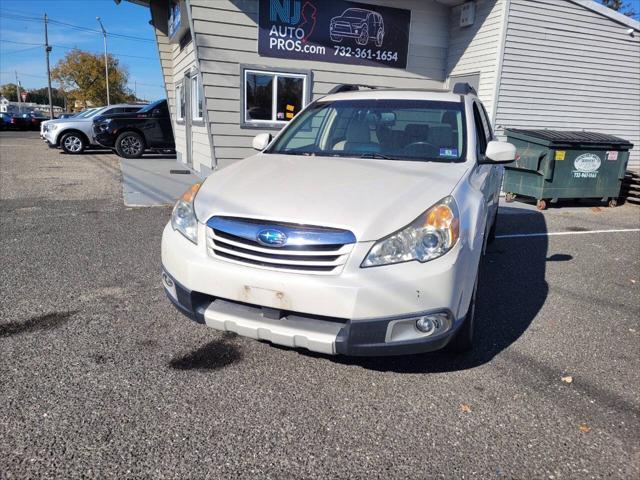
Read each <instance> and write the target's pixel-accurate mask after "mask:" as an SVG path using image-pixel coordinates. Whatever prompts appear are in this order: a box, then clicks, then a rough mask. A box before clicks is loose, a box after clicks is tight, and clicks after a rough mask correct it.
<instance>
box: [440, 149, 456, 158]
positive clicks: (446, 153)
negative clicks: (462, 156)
mask: <svg viewBox="0 0 640 480" xmlns="http://www.w3.org/2000/svg"><path fill="white" fill-rule="evenodd" d="M440 156H441V157H457V156H458V149H457V148H441V149H440Z"/></svg>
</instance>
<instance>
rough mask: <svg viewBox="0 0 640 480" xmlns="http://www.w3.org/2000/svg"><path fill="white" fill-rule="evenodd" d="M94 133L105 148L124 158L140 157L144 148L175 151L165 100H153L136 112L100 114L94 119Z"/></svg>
mask: <svg viewBox="0 0 640 480" xmlns="http://www.w3.org/2000/svg"><path fill="white" fill-rule="evenodd" d="M93 133H94V135H95V138H96V141H97V142H98V143H99V144H100V145H102V146H103V147H107V148H111V149H112V150H115V151H116V152H117V153H118V155H120V156H121V157H124V158H140V157H141V156H142V154H143V153H144V152H145V150H154V151H166V150H175V147H176V146H175V141H174V139H173V129H172V128H171V118H170V117H169V108H168V107H167V101H166V100H158V101H156V102H153V103H150V104H149V105H147V106H146V107H144V108H143V109H142V110H139V111H138V112H135V113H119V114H110V115H101V116H98V117H96V118H95V119H94V120H93Z"/></svg>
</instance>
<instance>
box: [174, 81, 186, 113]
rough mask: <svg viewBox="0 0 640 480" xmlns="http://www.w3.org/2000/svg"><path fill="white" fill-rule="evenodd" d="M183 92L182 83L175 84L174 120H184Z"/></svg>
mask: <svg viewBox="0 0 640 480" xmlns="http://www.w3.org/2000/svg"><path fill="white" fill-rule="evenodd" d="M184 110H185V105H184V93H183V91H182V83H179V84H177V85H176V120H178V121H183V120H184Z"/></svg>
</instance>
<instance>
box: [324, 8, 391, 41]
mask: <svg viewBox="0 0 640 480" xmlns="http://www.w3.org/2000/svg"><path fill="white" fill-rule="evenodd" d="M329 33H330V35H331V41H332V42H335V43H340V42H342V39H343V38H344V37H350V38H354V39H355V40H356V43H357V44H358V45H361V46H364V45H366V44H367V43H369V41H370V40H374V41H375V42H376V47H378V48H379V47H381V46H382V42H383V40H384V21H383V20H382V15H380V14H379V13H377V12H373V11H371V10H365V9H363V8H347V9H346V10H345V11H344V12H342V15H340V16H339V17H333V18H332V19H331V25H330V27H329Z"/></svg>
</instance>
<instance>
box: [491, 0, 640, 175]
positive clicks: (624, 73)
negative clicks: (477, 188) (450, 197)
mask: <svg viewBox="0 0 640 480" xmlns="http://www.w3.org/2000/svg"><path fill="white" fill-rule="evenodd" d="M628 29H629V26H628V25H623V24H621V23H618V22H617V21H615V20H613V19H611V18H608V17H605V16H604V15H601V14H599V13H597V12H594V11H592V10H590V9H587V8H584V7H583V6H580V5H579V4H576V3H574V2H571V1H569V0H511V6H510V12H509V22H508V27H507V36H506V46H505V51H504V60H503V67H502V78H501V83H500V89H499V97H498V108H497V117H496V125H497V126H498V127H499V128H500V132H502V130H503V129H504V128H509V127H512V128H548V129H557V130H591V131H595V132H602V133H608V134H611V135H616V136H619V137H621V138H624V139H626V140H629V141H630V142H631V143H633V144H634V145H636V148H634V149H633V151H632V153H631V159H630V163H633V164H634V165H636V166H637V165H638V164H639V163H640V155H639V153H638V152H639V149H638V147H640V36H639V35H638V34H637V33H636V35H635V37H631V36H630V35H629V34H628V33H627V30H628Z"/></svg>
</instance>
